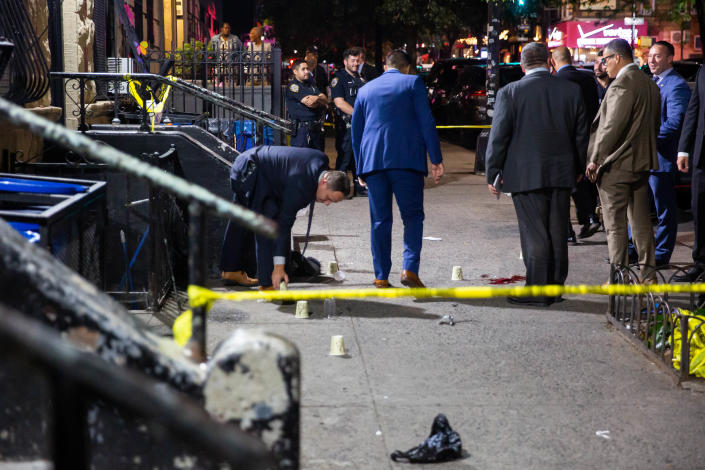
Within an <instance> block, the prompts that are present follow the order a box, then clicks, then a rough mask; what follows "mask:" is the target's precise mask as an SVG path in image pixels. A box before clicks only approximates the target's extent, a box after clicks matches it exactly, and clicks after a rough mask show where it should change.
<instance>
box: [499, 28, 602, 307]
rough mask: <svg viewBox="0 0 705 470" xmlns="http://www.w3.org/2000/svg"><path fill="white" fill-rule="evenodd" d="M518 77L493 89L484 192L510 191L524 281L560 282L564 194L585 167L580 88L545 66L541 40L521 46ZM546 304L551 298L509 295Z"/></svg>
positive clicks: (566, 212) (564, 267)
mask: <svg viewBox="0 0 705 470" xmlns="http://www.w3.org/2000/svg"><path fill="white" fill-rule="evenodd" d="M521 67H522V69H523V70H524V72H525V74H526V75H525V76H524V78H522V79H521V80H519V81H516V82H513V83H510V84H509V85H506V86H505V87H504V88H502V89H501V90H499V93H497V102H496V103H495V109H494V116H493V118H492V129H491V130H490V138H489V142H488V145H487V154H486V157H485V158H486V168H487V170H486V173H487V183H488V187H489V190H490V193H492V194H493V195H495V196H496V195H497V194H498V189H497V188H496V187H495V186H494V184H493V183H494V181H495V179H496V178H497V177H498V175H499V177H500V178H501V181H502V191H503V192H510V193H512V202H513V203H514V209H515V210H516V214H517V220H518V222H519V236H520V240H521V252H522V256H523V258H524V264H525V265H526V285H544V284H564V283H565V279H566V277H567V276H568V224H569V223H570V193H571V192H572V190H573V187H575V183H576V181H577V180H578V179H579V177H580V175H581V174H582V172H583V169H584V167H585V154H586V151H587V135H588V134H587V126H586V125H585V109H584V106H583V100H582V98H581V96H580V88H579V87H578V85H576V84H575V83H572V82H570V81H568V80H559V79H558V78H556V77H553V76H551V74H550V72H549V69H548V67H549V54H548V50H547V49H546V46H545V45H544V44H541V43H538V42H532V43H529V44H527V45H526V46H524V48H523V49H522V51H521ZM507 300H508V301H509V302H510V303H515V304H524V305H538V306H547V305H550V304H551V303H553V302H554V301H556V300H560V299H556V298H553V297H533V298H532V297H516V298H515V297H509V298H508V299H507Z"/></svg>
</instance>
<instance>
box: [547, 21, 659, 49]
mask: <svg viewBox="0 0 705 470" xmlns="http://www.w3.org/2000/svg"><path fill="white" fill-rule="evenodd" d="M646 34H647V26H646V24H640V25H637V26H635V27H634V36H635V37H634V42H636V40H637V39H638V38H639V36H646ZM617 38H621V39H624V40H625V41H628V42H631V41H632V27H631V26H630V25H626V24H625V23H624V20H611V21H607V22H604V23H598V24H595V22H594V21H566V22H564V23H558V24H557V25H556V26H555V28H553V29H552V30H551V32H550V35H549V38H548V47H558V46H568V47H572V48H575V47H580V48H585V49H589V48H593V47H603V46H604V45H605V44H607V43H608V42H610V41H611V40H613V39H617Z"/></svg>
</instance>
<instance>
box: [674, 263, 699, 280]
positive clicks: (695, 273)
mask: <svg viewBox="0 0 705 470" xmlns="http://www.w3.org/2000/svg"><path fill="white" fill-rule="evenodd" d="M704 272H705V269H703V267H702V266H693V267H692V268H690V269H689V270H687V271H686V272H685V273H683V274H677V275H675V276H673V280H674V281H676V282H694V281H695V280H697V279H698V278H699V277H700V276H701V275H702V274H703V273H704ZM700 280H705V276H703V278H702V279H700Z"/></svg>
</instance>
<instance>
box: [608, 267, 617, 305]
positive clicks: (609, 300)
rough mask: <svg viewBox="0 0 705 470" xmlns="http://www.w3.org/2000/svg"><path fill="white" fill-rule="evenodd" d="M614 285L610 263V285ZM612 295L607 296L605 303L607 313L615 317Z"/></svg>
mask: <svg viewBox="0 0 705 470" xmlns="http://www.w3.org/2000/svg"><path fill="white" fill-rule="evenodd" d="M613 283H614V264H612V263H610V284H613ZM614 300H615V299H614V295H613V294H610V295H609V296H608V302H607V313H609V314H610V315H611V316H614V315H615V311H614Z"/></svg>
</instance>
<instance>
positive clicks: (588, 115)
mask: <svg viewBox="0 0 705 470" xmlns="http://www.w3.org/2000/svg"><path fill="white" fill-rule="evenodd" d="M556 77H558V78H560V79H562V80H570V81H571V82H573V83H575V84H577V85H578V86H579V87H580V94H581V96H582V97H583V104H584V105H585V125H587V126H589V125H590V123H591V122H592V121H593V119H595V116H596V115H597V110H598V109H599V108H600V103H599V101H598V97H597V87H596V86H595V76H594V75H593V74H592V73H591V72H588V71H581V70H578V69H576V68H575V67H573V66H572V65H568V66H566V67H563V68H562V69H560V70H559V71H558V72H556Z"/></svg>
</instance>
